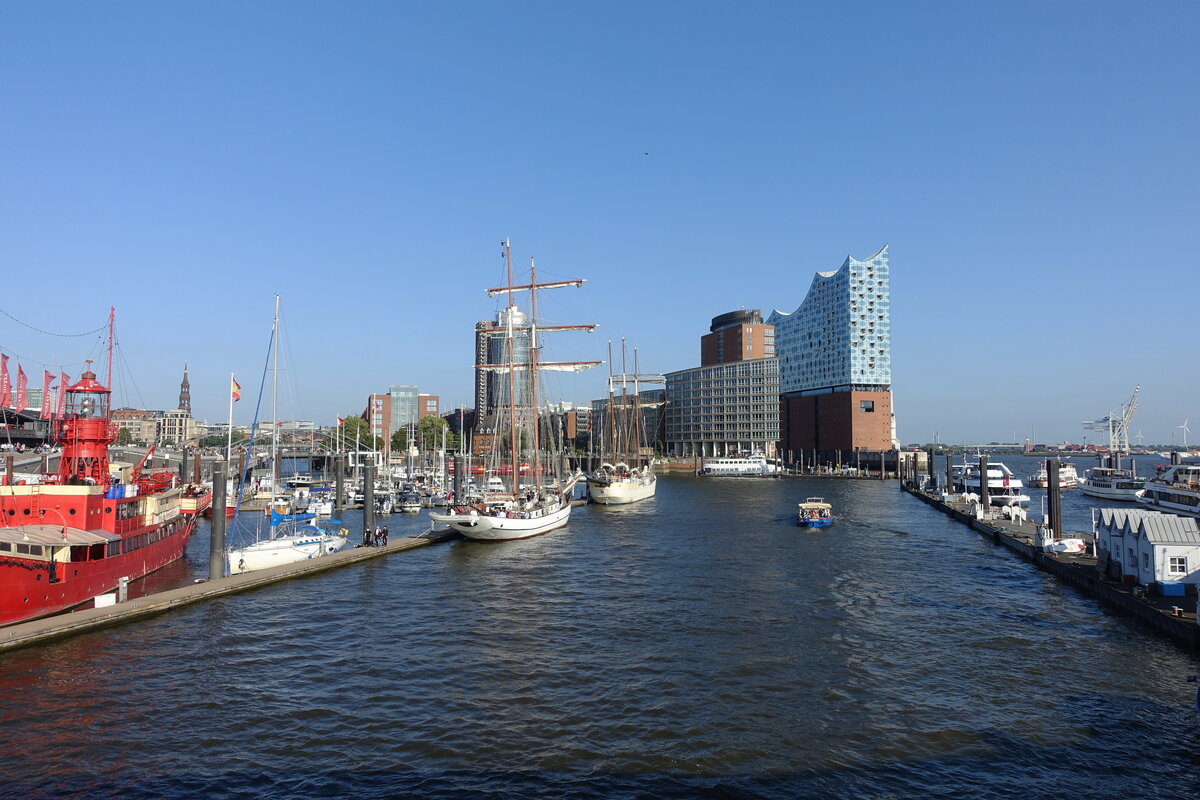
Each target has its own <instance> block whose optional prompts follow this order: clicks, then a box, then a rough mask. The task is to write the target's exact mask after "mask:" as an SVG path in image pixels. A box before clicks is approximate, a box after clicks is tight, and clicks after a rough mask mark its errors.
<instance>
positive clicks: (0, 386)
mask: <svg viewBox="0 0 1200 800" xmlns="http://www.w3.org/2000/svg"><path fill="white" fill-rule="evenodd" d="M10 405H12V383H11V382H9V380H8V356H6V355H2V354H0V408H8V407H9V406H10Z"/></svg>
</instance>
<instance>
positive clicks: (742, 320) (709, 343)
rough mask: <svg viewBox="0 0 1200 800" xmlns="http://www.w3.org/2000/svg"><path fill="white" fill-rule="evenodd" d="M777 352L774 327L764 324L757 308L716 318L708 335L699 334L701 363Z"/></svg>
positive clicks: (768, 354)
mask: <svg viewBox="0 0 1200 800" xmlns="http://www.w3.org/2000/svg"><path fill="white" fill-rule="evenodd" d="M773 355H775V328H774V327H773V326H771V325H764V324H763V318H762V312H761V311H759V310H758V309H757V308H756V309H752V310H750V311H747V310H745V309H741V310H739V311H730V312H729V313H728V314H722V315H721V316H719V317H713V321H712V325H711V326H709V329H708V334H707V335H705V336H701V337H700V366H702V367H707V366H710V365H712V364H726V363H728V362H730V361H749V360H751V359H754V358H770V357H771V356H773Z"/></svg>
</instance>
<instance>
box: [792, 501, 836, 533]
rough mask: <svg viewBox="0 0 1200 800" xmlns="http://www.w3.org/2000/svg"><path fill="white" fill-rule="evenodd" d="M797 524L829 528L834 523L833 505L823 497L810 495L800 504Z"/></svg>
mask: <svg viewBox="0 0 1200 800" xmlns="http://www.w3.org/2000/svg"><path fill="white" fill-rule="evenodd" d="M796 524H797V525H799V526H800V527H802V528H827V527H829V526H830V525H832V524H833V506H831V505H829V503H826V502H825V498H823V497H810V498H808V499H807V500H805V501H804V502H803V503H799V504H798V506H797V509H796Z"/></svg>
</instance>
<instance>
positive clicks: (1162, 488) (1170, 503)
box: [1137, 464, 1200, 517]
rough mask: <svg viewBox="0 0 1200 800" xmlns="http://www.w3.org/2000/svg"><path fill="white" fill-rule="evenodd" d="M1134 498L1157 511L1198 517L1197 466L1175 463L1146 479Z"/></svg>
mask: <svg viewBox="0 0 1200 800" xmlns="http://www.w3.org/2000/svg"><path fill="white" fill-rule="evenodd" d="M1137 501H1138V502H1139V503H1141V504H1142V505H1145V506H1149V507H1150V508H1153V509H1155V510H1157V511H1166V512H1167V513H1169V514H1181V515H1183V516H1185V517H1200V465H1196V464H1175V465H1173V466H1170V467H1167V468H1166V470H1165V471H1164V472H1163V473H1162V474H1161V475H1157V476H1155V477H1153V478H1148V479H1147V480H1146V482H1145V484H1144V485H1143V488H1142V489H1141V491H1139V492H1138V493H1137Z"/></svg>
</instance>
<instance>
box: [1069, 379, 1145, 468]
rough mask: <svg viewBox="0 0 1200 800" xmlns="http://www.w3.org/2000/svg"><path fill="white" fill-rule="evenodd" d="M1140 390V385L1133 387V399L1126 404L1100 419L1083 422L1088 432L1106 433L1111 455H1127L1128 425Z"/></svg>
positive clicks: (1135, 407)
mask: <svg viewBox="0 0 1200 800" xmlns="http://www.w3.org/2000/svg"><path fill="white" fill-rule="evenodd" d="M1141 390H1142V385H1141V384H1138V385H1137V386H1135V387H1134V389H1133V397H1130V398H1129V402H1128V403H1126V404H1125V405H1122V406H1121V407H1120V408H1118V409H1116V410H1115V411H1110V412H1109V413H1108V414H1106V415H1105V416H1103V417H1101V418H1100V419H1093V420H1084V421H1083V427H1085V428H1087V429H1088V430H1093V431H1107V432H1108V449H1109V451H1110V452H1112V453H1115V454H1117V455H1121V454H1128V453H1129V423H1130V421H1131V420H1132V419H1133V412H1134V410H1135V409H1137V402H1138V392H1140V391H1141Z"/></svg>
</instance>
